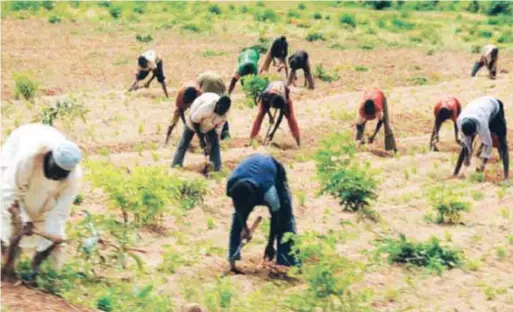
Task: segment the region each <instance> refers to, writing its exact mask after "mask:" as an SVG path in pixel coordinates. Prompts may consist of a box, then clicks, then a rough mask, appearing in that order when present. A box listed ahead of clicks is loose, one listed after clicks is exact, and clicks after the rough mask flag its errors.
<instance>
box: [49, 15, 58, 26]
mask: <svg viewBox="0 0 513 312" xmlns="http://www.w3.org/2000/svg"><path fill="white" fill-rule="evenodd" d="M48 22H49V23H50V24H59V23H60V22H61V17H60V16H59V15H52V16H50V17H49V18H48Z"/></svg>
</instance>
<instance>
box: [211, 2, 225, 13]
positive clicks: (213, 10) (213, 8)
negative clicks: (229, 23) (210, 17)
mask: <svg viewBox="0 0 513 312" xmlns="http://www.w3.org/2000/svg"><path fill="white" fill-rule="evenodd" d="M208 11H209V12H210V13H212V14H214V15H221V14H222V13H223V12H222V11H221V7H220V6H219V5H217V4H211V5H209V6H208Z"/></svg>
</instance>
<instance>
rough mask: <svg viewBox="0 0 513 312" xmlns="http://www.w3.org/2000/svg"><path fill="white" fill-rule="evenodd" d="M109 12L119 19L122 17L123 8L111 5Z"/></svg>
mask: <svg viewBox="0 0 513 312" xmlns="http://www.w3.org/2000/svg"><path fill="white" fill-rule="evenodd" d="M109 14H110V16H112V18H114V19H118V18H120V17H121V8H119V7H110V9H109Z"/></svg>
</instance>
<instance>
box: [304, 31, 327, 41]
mask: <svg viewBox="0 0 513 312" xmlns="http://www.w3.org/2000/svg"><path fill="white" fill-rule="evenodd" d="M305 39H306V40H307V41H325V40H326V37H324V34H322V33H320V32H315V31H314V32H309V33H308V34H307V35H306V38H305Z"/></svg>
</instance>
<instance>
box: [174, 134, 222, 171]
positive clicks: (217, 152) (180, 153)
mask: <svg viewBox="0 0 513 312" xmlns="http://www.w3.org/2000/svg"><path fill="white" fill-rule="evenodd" d="M194 134H195V132H194V131H192V130H191V129H189V127H187V126H185V127H184V130H183V135H182V138H181V139H180V143H179V144H178V147H177V149H176V152H175V156H174V157H173V162H172V163H171V167H174V166H183V160H184V158H185V153H186V152H187V148H188V147H189V144H190V143H191V141H192V139H193V138H194ZM205 139H206V140H207V141H208V142H209V143H210V144H211V150H210V155H209V159H210V161H211V162H212V164H214V169H215V171H219V170H221V149H220V147H219V137H218V136H217V133H216V131H215V129H212V130H210V131H209V132H207V133H205Z"/></svg>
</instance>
